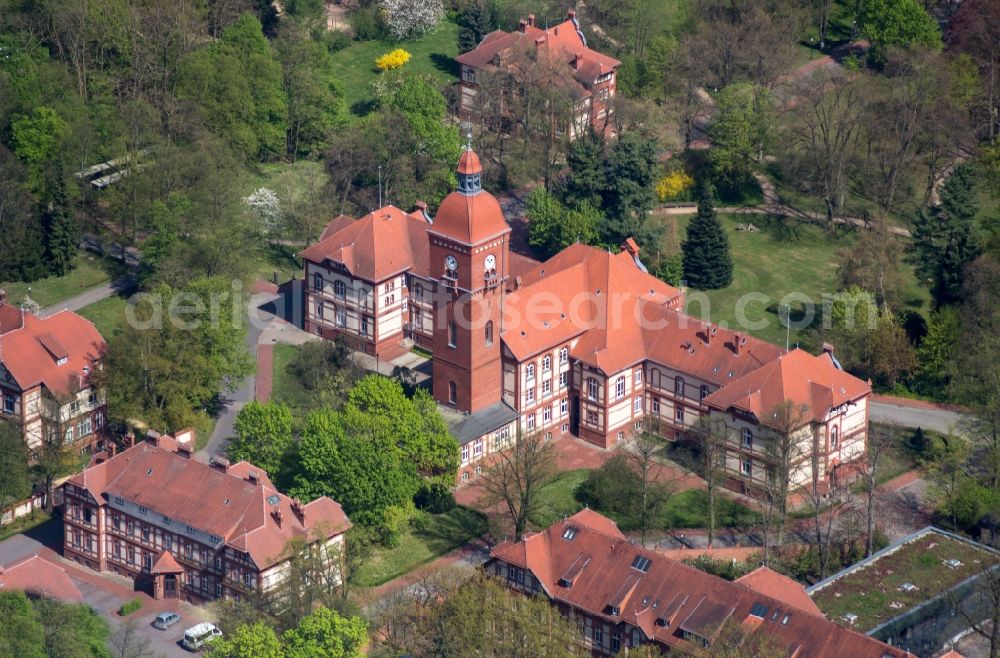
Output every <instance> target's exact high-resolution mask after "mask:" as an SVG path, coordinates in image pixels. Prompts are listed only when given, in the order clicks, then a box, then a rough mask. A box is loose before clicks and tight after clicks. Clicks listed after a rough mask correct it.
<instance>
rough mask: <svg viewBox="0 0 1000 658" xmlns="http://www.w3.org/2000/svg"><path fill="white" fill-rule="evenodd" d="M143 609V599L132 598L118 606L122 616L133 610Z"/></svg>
mask: <svg viewBox="0 0 1000 658" xmlns="http://www.w3.org/2000/svg"><path fill="white" fill-rule="evenodd" d="M141 609H142V599H132V600H131V601H127V602H125V603H123V604H122V607H120V608H118V614H119V615H121V616H122V617H128V616H129V615H130V614H132V613H133V612H138V611H139V610H141Z"/></svg>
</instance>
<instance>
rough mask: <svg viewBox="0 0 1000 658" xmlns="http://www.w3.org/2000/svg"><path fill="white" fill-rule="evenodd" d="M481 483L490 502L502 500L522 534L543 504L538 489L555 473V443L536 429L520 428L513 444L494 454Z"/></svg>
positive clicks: (516, 530) (510, 518)
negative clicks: (524, 432)
mask: <svg viewBox="0 0 1000 658" xmlns="http://www.w3.org/2000/svg"><path fill="white" fill-rule="evenodd" d="M493 458H494V459H495V462H494V463H493V465H492V466H490V467H489V468H488V469H486V471H485V472H484V473H483V476H482V478H481V479H480V481H479V482H480V486H481V487H482V488H483V489H484V490H485V492H486V498H487V500H488V501H489V502H490V504H496V503H500V504H501V505H502V506H503V508H504V511H505V514H506V516H507V517H508V518H509V520H510V522H511V524H512V525H513V528H514V535H515V537H520V536H521V535H522V534H524V531H525V530H527V528H528V523H529V522H530V521H531V519H532V518H533V517H534V516H535V515H536V514H537V512H538V510H539V508H540V507H541V502H542V501H541V500H540V499H539V498H538V490H539V489H541V488H542V487H543V486H545V485H546V484H548V483H549V482H550V481H551V480H552V479H553V478H554V477H555V475H556V458H557V455H556V450H555V445H554V444H553V443H550V442H548V441H546V440H545V438H544V437H543V436H542V435H541V434H540V433H537V432H533V433H531V434H521V433H520V432H518V436H517V439H516V440H515V441H514V445H513V446H511V447H510V448H508V449H507V450H504V451H501V452H498V453H496V454H495V455H493Z"/></svg>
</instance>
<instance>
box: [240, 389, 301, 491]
mask: <svg viewBox="0 0 1000 658" xmlns="http://www.w3.org/2000/svg"><path fill="white" fill-rule="evenodd" d="M233 430H234V431H235V432H236V437H235V438H233V439H232V440H231V441H230V442H229V445H228V446H226V452H227V453H228V454H229V457H230V459H234V460H244V459H245V460H246V461H248V462H250V463H252V464H254V465H255V466H259V467H260V468H263V469H264V470H265V471H267V473H268V475H270V476H271V477H272V478H274V477H276V476H277V475H278V474H279V473H280V472H281V468H282V462H283V460H284V459H285V456H286V454H287V453H288V451H289V449H290V448H291V447H292V443H293V439H292V412H291V410H290V409H289V408H288V407H287V406H285V405H283V404H280V403H276V402H263V403H261V402H257V401H256V400H252V401H251V402H250V403H249V404H247V405H246V406H245V407H243V408H242V409H240V412H239V413H238V414H236V422H235V423H234V425H233Z"/></svg>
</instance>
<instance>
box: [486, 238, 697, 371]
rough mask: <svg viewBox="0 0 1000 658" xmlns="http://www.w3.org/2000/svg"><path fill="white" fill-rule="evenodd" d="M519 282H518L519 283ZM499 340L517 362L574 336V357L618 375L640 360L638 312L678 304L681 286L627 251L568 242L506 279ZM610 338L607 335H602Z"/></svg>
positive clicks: (642, 342)
mask: <svg viewBox="0 0 1000 658" xmlns="http://www.w3.org/2000/svg"><path fill="white" fill-rule="evenodd" d="M518 284H520V287H518ZM512 288H513V289H512V290H511V293H510V294H509V295H508V296H507V299H506V300H505V311H506V315H507V317H508V318H510V320H511V321H510V322H507V323H506V324H505V326H504V332H503V334H502V338H503V341H504V344H505V345H506V346H507V348H508V349H509V350H510V351H511V352H513V354H514V356H515V357H517V358H518V359H519V360H523V359H525V358H527V357H530V356H531V355H533V354H537V353H538V352H541V351H543V350H546V349H551V348H553V347H555V346H556V345H559V344H561V343H564V342H566V341H568V340H570V339H573V338H578V340H577V342H576V343H575V344H574V346H573V348H572V353H573V356H574V357H575V358H578V359H580V360H582V361H584V362H586V363H590V364H592V365H595V366H597V367H599V368H601V369H602V370H604V371H605V372H617V371H618V370H621V369H622V368H624V367H626V366H628V365H631V364H633V363H636V362H638V361H641V360H642V359H644V358H645V355H646V349H645V340H644V336H643V329H642V325H643V324H644V323H643V322H641V321H639V320H640V319H641V314H642V312H643V309H644V308H645V307H646V306H647V305H648V306H651V307H664V308H680V307H682V306H683V304H684V295H683V293H682V292H681V291H679V290H677V289H676V288H674V287H673V286H670V285H668V284H666V283H664V282H662V281H660V280H659V279H657V278H656V277H654V276H651V275H650V274H648V273H646V272H644V271H642V269H640V267H639V265H638V264H637V263H636V260H635V257H634V255H633V254H631V253H629V252H628V251H622V252H620V253H618V254H612V253H609V252H607V251H604V250H602V249H597V248H595V247H589V246H586V245H583V244H579V243H577V244H574V245H571V246H569V247H567V248H566V249H564V250H563V251H561V252H559V253H558V254H556V255H555V256H553V257H552V258H550V259H549V260H547V261H545V262H544V263H540V264H538V265H537V266H536V267H534V268H533V269H532V270H530V271H529V272H528V273H526V274H524V275H522V276H520V278H519V279H518V278H515V279H514V280H513V286H512ZM609 335H610V338H609Z"/></svg>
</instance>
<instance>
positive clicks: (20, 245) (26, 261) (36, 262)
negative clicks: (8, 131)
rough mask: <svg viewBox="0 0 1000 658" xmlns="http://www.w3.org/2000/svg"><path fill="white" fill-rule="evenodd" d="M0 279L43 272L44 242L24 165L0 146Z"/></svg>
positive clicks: (31, 276)
mask: <svg viewBox="0 0 1000 658" xmlns="http://www.w3.org/2000/svg"><path fill="white" fill-rule="evenodd" d="M0 171H3V172H4V175H3V176H0V281H34V280H35V279H39V278H41V277H43V276H45V272H46V269H45V261H44V256H45V249H44V248H45V245H44V241H43V239H42V226H41V223H40V222H39V218H38V214H37V213H35V212H33V210H32V205H33V204H32V203H31V201H30V198H31V195H30V193H29V192H28V190H27V182H26V178H25V172H24V167H22V166H21V164H20V163H19V162H18V161H17V159H16V158H15V157H14V155H13V154H12V153H11V152H10V151H8V150H7V149H5V148H4V147H3V146H0Z"/></svg>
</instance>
